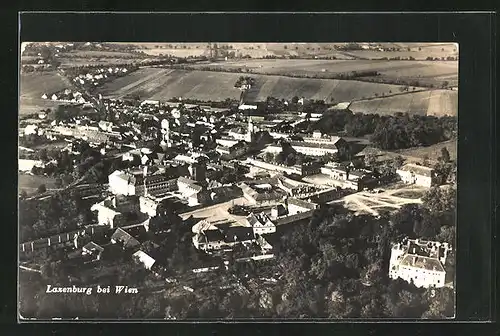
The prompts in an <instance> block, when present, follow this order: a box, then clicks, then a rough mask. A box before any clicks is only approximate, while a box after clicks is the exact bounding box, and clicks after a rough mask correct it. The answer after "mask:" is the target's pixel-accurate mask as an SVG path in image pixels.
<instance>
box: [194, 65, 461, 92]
mask: <svg viewBox="0 0 500 336" xmlns="http://www.w3.org/2000/svg"><path fill="white" fill-rule="evenodd" d="M208 65H211V66H218V67H221V68H225V69H239V68H241V69H251V72H252V73H258V74H274V75H285V76H286V75H292V76H297V75H317V76H319V77H328V76H332V75H333V74H338V73H350V72H352V71H377V72H379V73H380V75H379V76H377V77H376V79H378V80H382V81H388V82H389V81H395V80H398V79H401V80H405V81H408V82H409V81H419V82H422V83H425V84H433V85H434V86H436V87H438V86H441V84H442V83H443V82H444V81H447V82H448V83H449V85H458V62H454V61H382V60H311V59H301V60H299V59H291V60H282V59H259V60H241V61H227V62H222V63H212V64H208ZM203 66H207V64H199V65H195V66H193V67H194V68H196V67H203ZM364 79H367V80H368V79H370V78H369V77H366V78H364Z"/></svg>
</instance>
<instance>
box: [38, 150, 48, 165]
mask: <svg viewBox="0 0 500 336" xmlns="http://www.w3.org/2000/svg"><path fill="white" fill-rule="evenodd" d="M38 157H39V158H40V160H41V161H43V162H48V161H49V156H48V152H47V149H45V148H42V149H40V151H39V152H38Z"/></svg>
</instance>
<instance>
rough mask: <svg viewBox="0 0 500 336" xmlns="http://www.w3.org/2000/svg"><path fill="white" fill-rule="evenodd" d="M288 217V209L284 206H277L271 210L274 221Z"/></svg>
mask: <svg viewBox="0 0 500 336" xmlns="http://www.w3.org/2000/svg"><path fill="white" fill-rule="evenodd" d="M286 215H288V209H287V207H286V206H285V205H283V204H278V205H275V206H274V207H272V209H271V218H272V219H277V218H279V217H283V216H286Z"/></svg>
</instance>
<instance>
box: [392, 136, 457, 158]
mask: <svg viewBox="0 0 500 336" xmlns="http://www.w3.org/2000/svg"><path fill="white" fill-rule="evenodd" d="M442 148H446V149H447V150H448V152H449V153H450V158H451V159H452V160H456V159H457V142H456V141H454V140H451V141H445V142H441V143H438V144H435V145H432V146H429V147H418V148H409V149H404V150H401V151H399V153H400V154H402V155H408V156H412V157H416V158H424V157H425V156H427V157H428V158H429V160H432V161H437V159H438V158H439V157H440V156H441V149H442Z"/></svg>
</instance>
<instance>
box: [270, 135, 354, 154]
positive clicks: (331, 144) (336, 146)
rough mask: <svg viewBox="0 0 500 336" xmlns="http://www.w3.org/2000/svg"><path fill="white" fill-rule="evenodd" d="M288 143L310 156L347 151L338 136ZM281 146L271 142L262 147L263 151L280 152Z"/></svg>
mask: <svg viewBox="0 0 500 336" xmlns="http://www.w3.org/2000/svg"><path fill="white" fill-rule="evenodd" d="M306 139H307V141H306ZM290 145H291V146H292V148H293V149H295V150H296V151H297V152H299V153H302V154H305V155H310V156H324V155H326V154H337V153H338V154H343V153H345V152H347V151H348V144H347V142H346V141H345V140H344V139H342V138H339V137H330V138H320V137H311V138H304V141H291V142H290ZM281 150H282V147H281V145H279V144H271V145H269V146H267V147H266V148H265V149H264V152H269V153H274V154H277V153H281Z"/></svg>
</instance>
